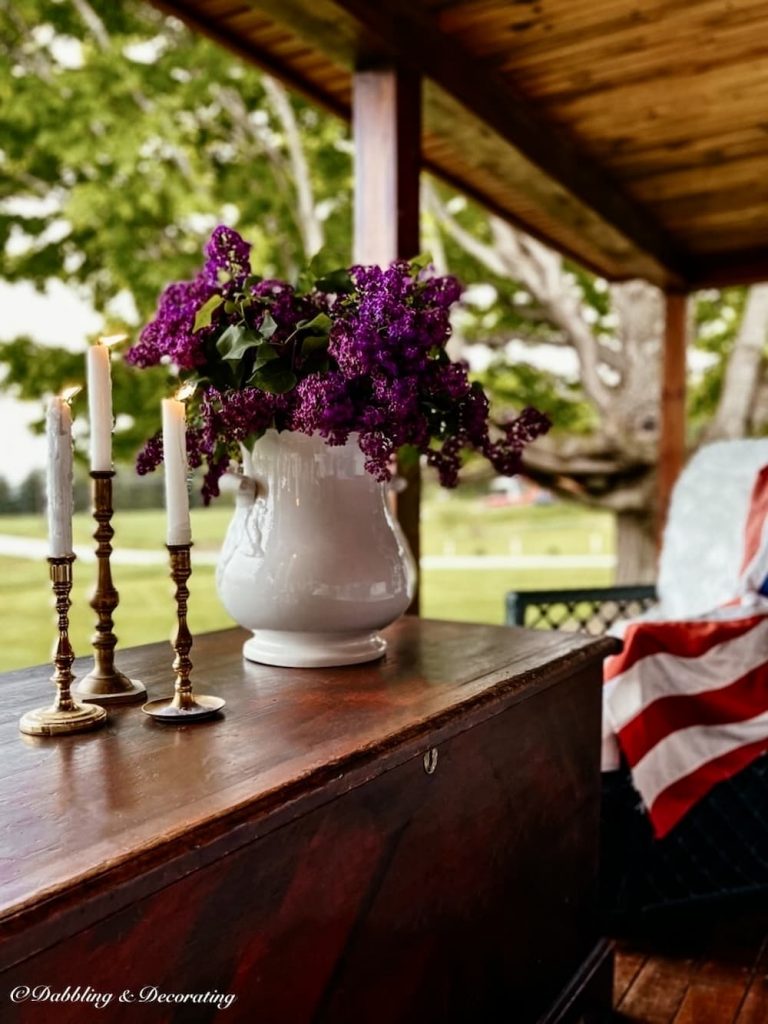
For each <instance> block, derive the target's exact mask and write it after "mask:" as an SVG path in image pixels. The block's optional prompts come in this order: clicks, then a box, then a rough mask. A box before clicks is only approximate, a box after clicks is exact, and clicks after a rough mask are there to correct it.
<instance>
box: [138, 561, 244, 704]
mask: <svg viewBox="0 0 768 1024" xmlns="http://www.w3.org/2000/svg"><path fill="white" fill-rule="evenodd" d="M167 547H168V551H169V553H170V556H171V579H172V580H173V582H174V584H175V585H176V594H175V597H176V617H177V624H176V630H175V632H174V634H173V637H172V639H171V643H172V645H173V649H174V651H175V652H176V657H175V658H174V659H173V669H174V672H175V673H176V685H175V686H174V693H173V697H162V698H160V700H152V701H150V702H149V704H145V705H144V707H143V708H142V709H141V710H142V711H143V712H145V714H147V715H151V716H152V718H154V719H156V720H157V721H159V722H177V723H178V722H187V721H191V722H199V721H200V720H201V719H204V718H210V717H211V716H212V715H215V714H216V712H217V711H220V710H221V709H222V708H223V707H224V701H223V700H222V699H221V698H220V697H205V696H203V697H198V696H196V695H195V694H194V693H193V692H192V683H191V681H190V674H191V672H192V662H191V660H190V657H189V652H190V650H191V648H192V634H191V633H190V631H189V627H188V626H187V599H188V598H189V589H188V588H187V580H188V579H189V577H190V576H191V575H192V562H191V558H190V549H191V547H192V545H191V544H168V545H167Z"/></svg>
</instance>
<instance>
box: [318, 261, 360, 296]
mask: <svg viewBox="0 0 768 1024" xmlns="http://www.w3.org/2000/svg"><path fill="white" fill-rule="evenodd" d="M315 288H317V290H318V291H319V292H333V293H334V294H335V295H349V293H350V292H353V291H354V290H355V284H354V282H353V280H352V278H351V277H350V276H349V271H348V270H346V269H345V268H344V267H339V269H338V270H332V271H331V272H330V273H329V274H324V275H323V276H322V277H319V278H318V279H317V280H316V281H315Z"/></svg>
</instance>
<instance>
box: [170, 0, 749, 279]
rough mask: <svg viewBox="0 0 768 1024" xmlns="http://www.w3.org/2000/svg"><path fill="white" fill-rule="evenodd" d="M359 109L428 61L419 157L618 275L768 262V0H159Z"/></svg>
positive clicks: (342, 107)
mask: <svg viewBox="0 0 768 1024" xmlns="http://www.w3.org/2000/svg"><path fill="white" fill-rule="evenodd" d="M157 3H158V6H160V7H162V8H163V9H164V10H166V11H169V12H171V13H175V14H177V15H179V16H180V17H182V18H183V19H184V20H186V21H187V22H188V23H190V24H191V25H192V26H193V27H196V28H198V29H199V30H202V31H204V32H206V33H207V34H209V35H211V36H212V37H213V38H215V39H217V40H218V41H219V42H221V43H224V44H225V45H227V46H228V47H229V48H230V49H232V50H233V51H235V52H236V53H238V54H239V55H240V56H242V57H245V58H246V59H249V60H252V61H254V62H255V63H258V64H260V65H261V66H263V67H265V68H266V69H267V70H270V71H272V72H273V73H275V74H277V75H279V76H281V77H283V78H284V79H285V80H286V81H287V82H288V83H289V84H292V85H293V86H294V87H296V88H298V89H300V90H301V91H302V92H304V93H305V94H306V95H308V96H310V97H311V98H312V99H314V100H315V101H317V102H320V103H322V104H323V105H325V106H326V107H328V108H330V109H331V110H333V111H335V112H336V113H338V114H340V115H341V116H345V117H348V116H349V107H350V96H351V72H352V69H353V68H354V67H356V66H371V65H372V64H375V63H376V62H377V61H384V60H392V59H399V60H402V61H404V62H405V63H409V64H411V65H417V66H418V67H420V69H421V70H422V71H423V73H424V75H425V79H426V81H425V93H424V135H423V160H424V165H425V166H426V167H427V168H428V169H430V170H432V171H434V172H435V173H437V174H438V175H440V176H441V177H442V178H444V179H445V180H447V181H449V182H451V183H452V184H454V185H456V186H457V187H458V188H460V189H462V190H463V191H465V192H466V193H467V194H469V195H471V196H473V197H474V198H477V199H478V200H480V201H481V202H482V203H483V204H485V205H486V206H487V207H488V208H490V209H491V210H493V211H494V212H496V213H499V214H501V215H502V216H504V217H506V218H508V219H509V220H511V221H512V222H514V223H516V224H519V225H522V226H523V227H525V228H526V229H527V230H529V231H530V232H532V233H533V234H535V235H537V236H538V237H540V238H543V239H544V240H546V241H548V242H550V243H551V244H552V245H554V246H555V247H557V248H559V249H561V250H562V251H564V252H566V253H568V254H570V255H571V256H573V257H574V258H576V259H578V260H580V261H581V262H582V263H584V264H585V265H587V266H589V267H591V268H593V269H594V270H596V271H597V272H599V273H601V274H603V275H605V276H606V277H608V278H610V279H621V278H626V277H634V276H640V277H645V278H647V279H649V280H651V281H654V282H655V283H657V284H660V285H662V286H665V287H672V288H685V287H692V286H699V285H703V284H712V283H714V284H717V283H727V282H732V281H745V282H746V281H750V280H758V279H761V278H764V277H768V43H766V39H767V38H768V2H767V0H513V2H509V0H157Z"/></svg>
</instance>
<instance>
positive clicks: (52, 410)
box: [46, 397, 72, 558]
mask: <svg viewBox="0 0 768 1024" xmlns="http://www.w3.org/2000/svg"><path fill="white" fill-rule="evenodd" d="M46 428H47V430H46V433H47V436H48V487H47V491H48V553H49V554H50V556H51V558H64V557H66V556H67V555H71V554H72V412H71V410H70V408H69V403H68V402H67V401H66V399H64V398H61V397H57V398H52V399H51V401H50V404H49V406H48V417H47V422H46Z"/></svg>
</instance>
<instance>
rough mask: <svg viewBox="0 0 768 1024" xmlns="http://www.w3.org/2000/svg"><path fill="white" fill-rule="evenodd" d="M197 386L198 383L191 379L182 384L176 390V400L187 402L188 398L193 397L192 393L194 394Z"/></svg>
mask: <svg viewBox="0 0 768 1024" xmlns="http://www.w3.org/2000/svg"><path fill="white" fill-rule="evenodd" d="M196 387H197V385H196V384H195V383H194V382H193V381H191V380H188V381H187V383H186V384H182V385H181V387H180V388H179V390H178V391H177V392H176V396H175V397H176V401H177V402H186V400H187V399H188V398H191V397H192V395H194V393H195V388H196Z"/></svg>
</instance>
